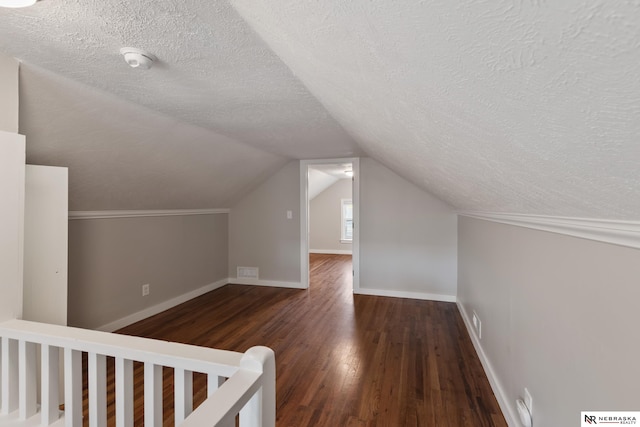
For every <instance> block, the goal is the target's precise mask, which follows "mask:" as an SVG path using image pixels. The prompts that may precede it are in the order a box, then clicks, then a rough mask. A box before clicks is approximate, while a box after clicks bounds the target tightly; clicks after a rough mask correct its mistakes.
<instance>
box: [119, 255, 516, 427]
mask: <svg viewBox="0 0 640 427" xmlns="http://www.w3.org/2000/svg"><path fill="white" fill-rule="evenodd" d="M310 265H311V285H310V289H309V290H293V289H279V288H268V287H259V286H242V285H227V286H224V287H223V288H220V289H218V290H215V291H213V292H210V293H208V294H205V295H203V296H201V297H199V298H196V299H194V300H192V301H189V302H187V303H184V304H182V305H180V306H178V307H175V308H173V309H170V310H168V311H166V312H163V313H161V314H158V315H156V316H153V317H151V318H149V319H146V320H143V321H141V322H138V323H136V324H134V325H131V326H129V327H126V328H124V329H122V330H120V331H119V332H120V333H123V334H129V335H137V336H144V337H150V338H158V339H163V340H170V341H178V342H184V343H189V344H196V345H202V346H207V347H216V348H221V349H228V350H235V351H241V352H243V351H245V350H247V349H248V348H249V347H251V346H254V345H266V346H269V347H271V348H273V349H274V351H275V353H276V364H277V425H278V427H285V426H286V427H288V426H294V427H303V426H330V427H343V426H380V427H385V426H389V427H401V426H402V427H403V426H437V427H459V426H506V423H505V420H504V417H503V416H502V414H501V412H500V409H499V407H498V404H497V402H496V399H495V397H494V395H493V393H492V391H491V388H490V386H489V383H488V381H487V378H486V376H485V374H484V371H483V370H482V367H481V365H480V362H479V360H478V357H477V355H476V353H475V351H474V349H473V346H472V344H471V341H470V339H469V336H468V334H467V332H466V329H465V327H464V324H463V321H462V318H461V317H460V315H459V313H458V310H457V307H456V305H455V304H453V303H442V302H431V301H419V300H411V299H401V298H386V297H374V296H364V295H353V293H352V289H351V279H350V275H351V257H350V256H343V255H311V264H310ZM111 369H112V368H111ZM111 369H110V370H111ZM137 375H138V377H140V376H141V370H140V369H139V368H138V369H137ZM205 381H206V380H205V379H204V378H203V377H202V376H198V377H196V378H194V389H195V390H196V396H195V398H194V401H195V402H197V403H199V402H201V401H202V400H203V399H204V396H205V393H206V391H205V389H206V382H205ZM164 388H165V407H166V408H167V409H166V410H165V419H166V422H165V424H166V425H172V423H173V414H172V411H171V410H170V409H169V408H170V407H171V406H172V401H173V395H172V390H171V388H172V377H171V372H170V370H168V369H165V382H164ZM135 394H136V395H137V396H138V400H139V401H141V400H142V385H141V379H140V381H137V382H136V385H135ZM108 412H109V417H110V420H109V424H110V425H112V424H113V415H114V407H113V404H110V406H109V410H108ZM136 425H142V408H141V407H138V408H137V409H136Z"/></svg>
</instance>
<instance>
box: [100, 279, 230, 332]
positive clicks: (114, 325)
mask: <svg viewBox="0 0 640 427" xmlns="http://www.w3.org/2000/svg"><path fill="white" fill-rule="evenodd" d="M227 283H229V279H228V278H226V277H225V278H224V279H221V280H218V281H217V282H214V283H210V284H208V285H205V286H203V287H201V288H198V289H195V290H193V291H191V292H187V293H186V294H182V295H180V296H177V297H175V298H171V299H170V300H168V301H165V302H161V303H160V304H156V305H154V306H153V307H149V308H145V309H144V310H141V311H138V312H136V313H133V314H130V315H128V316H125V317H123V318H121V319H118V320H115V321H113V322H110V323H107V324H106V325H102V326H99V327H98V328H96V330H98V331H103V332H113V331H117V330H118V329H121V328H124V327H125V326H129V325H131V324H133V323H136V322H139V321H140V320H144V319H146V318H147V317H151V316H155V315H156V314H158V313H162V312H163V311H165V310H168V309H170V308H172V307H175V306H176V305H179V304H182V303H183V302H187V301H189V300H191V299H194V298H196V297H199V296H200V295H204V294H206V293H207V292H211V291H213V290H214V289H218V288H221V287H223V286H224V285H226V284H227Z"/></svg>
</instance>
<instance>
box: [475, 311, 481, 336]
mask: <svg viewBox="0 0 640 427" xmlns="http://www.w3.org/2000/svg"><path fill="white" fill-rule="evenodd" d="M473 328H474V329H475V330H476V335H477V336H478V339H482V322H481V321H480V317H479V316H478V314H477V313H476V312H475V311H474V312H473Z"/></svg>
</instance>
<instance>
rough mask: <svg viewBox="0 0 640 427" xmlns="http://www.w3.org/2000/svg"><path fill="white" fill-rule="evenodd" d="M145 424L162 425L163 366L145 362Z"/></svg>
mask: <svg viewBox="0 0 640 427" xmlns="http://www.w3.org/2000/svg"><path fill="white" fill-rule="evenodd" d="M144 425H145V427H160V426H162V366H160V365H156V364H153V363H151V362H145V364H144Z"/></svg>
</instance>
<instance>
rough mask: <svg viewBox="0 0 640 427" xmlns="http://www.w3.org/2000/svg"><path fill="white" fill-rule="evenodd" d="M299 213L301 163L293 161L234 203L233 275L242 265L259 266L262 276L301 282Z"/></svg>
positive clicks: (231, 224)
mask: <svg viewBox="0 0 640 427" xmlns="http://www.w3.org/2000/svg"><path fill="white" fill-rule="evenodd" d="M287 210H290V211H292V213H293V218H292V219H287V216H286V212H287ZM299 213H300V166H299V162H298V161H291V162H289V163H287V164H286V165H285V166H284V167H283V168H282V169H280V170H279V171H278V172H276V173H275V174H274V175H272V176H271V177H270V178H269V179H267V180H266V181H265V182H263V183H262V184H261V185H260V186H258V187H257V188H256V189H254V190H253V191H252V192H251V193H249V194H248V195H247V196H245V197H244V198H243V199H242V200H241V201H239V202H238V203H237V204H235V205H234V206H232V208H231V213H230V214H229V276H230V277H235V276H236V271H237V267H238V266H241V267H258V268H259V269H260V280H269V281H279V282H294V283H300V218H299Z"/></svg>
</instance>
